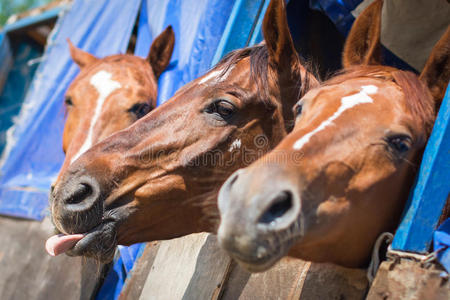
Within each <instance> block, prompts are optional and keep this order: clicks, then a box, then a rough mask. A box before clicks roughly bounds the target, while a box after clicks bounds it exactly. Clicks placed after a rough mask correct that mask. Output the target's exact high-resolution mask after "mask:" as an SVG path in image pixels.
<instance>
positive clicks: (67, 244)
mask: <svg viewBox="0 0 450 300" xmlns="http://www.w3.org/2000/svg"><path fill="white" fill-rule="evenodd" d="M83 237H84V234H70V235H65V234H58V235H54V236H52V237H50V238H49V239H48V240H47V241H46V242H45V249H46V250H47V252H48V254H50V255H51V256H56V255H59V254H61V253H64V252H66V251H67V250H69V249H70V248H72V247H73V246H74V245H75V244H76V243H77V242H78V241H79V240H81V239H82V238H83Z"/></svg>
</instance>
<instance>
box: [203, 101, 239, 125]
mask: <svg viewBox="0 0 450 300" xmlns="http://www.w3.org/2000/svg"><path fill="white" fill-rule="evenodd" d="M235 110H236V108H235V106H234V105H233V104H231V103H230V102H229V101H227V100H218V101H215V102H213V103H211V104H210V105H209V106H208V107H207V108H206V110H205V111H206V112H207V113H210V114H217V115H220V117H222V118H223V119H224V120H228V119H229V118H231V117H232V116H233V115H234V112H235Z"/></svg>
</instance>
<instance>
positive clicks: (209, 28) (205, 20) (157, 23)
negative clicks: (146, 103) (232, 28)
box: [136, 0, 235, 104]
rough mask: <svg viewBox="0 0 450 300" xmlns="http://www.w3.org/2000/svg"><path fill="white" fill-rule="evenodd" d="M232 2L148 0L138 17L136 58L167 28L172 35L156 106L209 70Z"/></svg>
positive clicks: (144, 54) (220, 0)
mask: <svg viewBox="0 0 450 300" xmlns="http://www.w3.org/2000/svg"><path fill="white" fill-rule="evenodd" d="M234 2H235V1H234V0H227V1H223V0H196V1H183V0H147V2H146V3H145V9H146V11H144V13H142V12H141V15H140V23H139V30H138V39H137V42H136V55H140V56H146V55H147V53H148V49H149V48H150V42H151V41H152V40H153V39H154V38H155V37H156V36H157V35H158V34H159V33H160V32H162V31H163V30H164V28H166V27H167V26H169V25H172V27H173V29H174V32H175V48H174V52H173V55H172V60H171V63H170V65H169V67H168V70H167V71H166V72H164V73H163V74H162V75H161V78H160V80H159V85H158V88H159V89H158V104H161V103H163V102H165V101H166V100H168V99H169V98H170V97H172V95H173V94H174V93H175V92H176V91H177V90H178V89H179V88H180V87H182V86H183V85H185V84H186V83H188V82H190V81H192V80H194V79H195V78H197V77H199V76H200V75H202V74H203V73H205V72H206V71H207V70H209V69H210V68H211V62H212V59H213V57H214V54H215V52H216V49H217V46H218V44H219V42H220V39H221V37H222V33H223V31H224V29H225V26H226V24H227V21H228V17H229V15H230V13H231V10H232V8H233V4H234ZM143 8H144V5H143ZM145 19H146V20H145ZM144 20H145V21H144Z"/></svg>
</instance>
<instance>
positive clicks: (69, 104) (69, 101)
mask: <svg viewBox="0 0 450 300" xmlns="http://www.w3.org/2000/svg"><path fill="white" fill-rule="evenodd" d="M64 103H65V104H66V105H67V106H72V105H73V102H72V98H71V97H66V98H65V99H64Z"/></svg>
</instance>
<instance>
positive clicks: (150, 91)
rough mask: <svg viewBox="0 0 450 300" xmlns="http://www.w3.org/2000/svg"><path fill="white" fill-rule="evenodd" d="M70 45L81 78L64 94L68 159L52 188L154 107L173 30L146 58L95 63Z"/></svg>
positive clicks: (167, 31)
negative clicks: (83, 158) (87, 155)
mask: <svg viewBox="0 0 450 300" xmlns="http://www.w3.org/2000/svg"><path fill="white" fill-rule="evenodd" d="M68 43H69V49H70V55H71V56H72V59H73V61H74V62H75V63H76V64H77V65H78V66H79V67H80V74H79V75H78V76H77V77H76V78H75V79H74V81H73V82H72V83H71V85H70V86H69V88H68V90H67V92H66V95H65V106H66V110H67V120H66V124H65V127H64V133H63V150H64V153H65V154H66V157H65V160H64V163H63V166H62V167H61V170H60V173H59V176H58V179H57V180H56V182H55V184H56V183H57V182H58V180H59V178H60V176H61V174H63V173H64V172H65V170H66V169H67V168H68V167H69V166H70V164H71V163H72V162H74V161H75V160H76V159H77V158H78V157H79V156H80V155H81V154H83V153H84V152H85V151H87V150H88V149H89V148H90V147H92V146H93V145H95V144H96V143H98V142H99V141H101V140H103V139H105V138H106V137H108V136H110V135H111V134H113V133H115V132H117V131H119V130H121V129H124V128H126V127H128V126H129V125H131V124H132V123H134V122H135V121H136V120H138V119H140V118H142V117H143V116H144V115H146V114H147V113H148V112H150V111H151V110H152V109H153V108H154V107H156V97H157V87H158V86H157V79H158V77H159V75H160V74H161V73H162V72H163V71H164V69H165V68H166V67H167V66H168V64H169V62H170V57H171V56H172V51H173V47H174V43H175V36H174V33H173V30H172V27H170V26H169V27H167V28H166V29H165V30H164V31H163V32H162V33H161V34H160V35H159V36H157V37H156V39H155V40H154V41H153V43H152V45H151V47H150V52H149V54H148V56H147V58H146V59H143V58H140V57H138V56H133V55H127V54H119V55H112V56H108V57H105V58H102V59H99V58H96V57H95V56H93V55H91V54H89V53H87V52H85V51H83V50H81V49H78V48H77V47H75V46H74V45H73V44H72V43H71V42H70V41H68ZM52 189H53V187H52ZM50 252H51V254H54V252H53V251H50Z"/></svg>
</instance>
